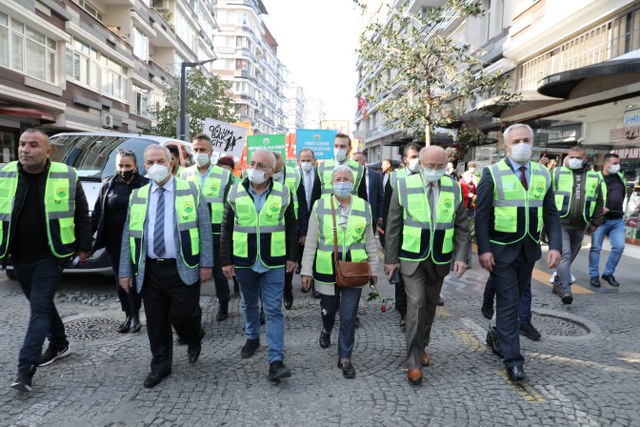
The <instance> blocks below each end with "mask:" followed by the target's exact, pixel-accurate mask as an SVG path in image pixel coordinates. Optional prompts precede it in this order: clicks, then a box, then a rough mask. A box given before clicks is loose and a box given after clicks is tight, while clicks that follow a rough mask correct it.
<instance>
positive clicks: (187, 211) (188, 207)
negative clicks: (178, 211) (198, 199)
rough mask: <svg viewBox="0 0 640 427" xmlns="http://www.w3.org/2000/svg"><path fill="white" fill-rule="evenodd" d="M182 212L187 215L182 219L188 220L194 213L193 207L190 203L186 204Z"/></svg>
mask: <svg viewBox="0 0 640 427" xmlns="http://www.w3.org/2000/svg"><path fill="white" fill-rule="evenodd" d="M182 210H183V211H184V213H185V215H182V219H187V218H189V215H191V214H192V213H193V205H192V204H190V203H186V204H185V205H183V206H182Z"/></svg>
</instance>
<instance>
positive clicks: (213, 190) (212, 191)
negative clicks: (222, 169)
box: [207, 185, 218, 196]
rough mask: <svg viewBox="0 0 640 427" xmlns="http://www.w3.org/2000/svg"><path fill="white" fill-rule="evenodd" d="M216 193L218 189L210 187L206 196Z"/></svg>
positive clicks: (213, 186)
mask: <svg viewBox="0 0 640 427" xmlns="http://www.w3.org/2000/svg"><path fill="white" fill-rule="evenodd" d="M216 191H218V187H217V186H215V185H212V186H211V187H209V193H208V194H207V195H208V196H210V195H212V194H214V193H215V192H216Z"/></svg>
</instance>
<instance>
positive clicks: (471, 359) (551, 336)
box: [0, 260, 640, 426]
mask: <svg viewBox="0 0 640 427" xmlns="http://www.w3.org/2000/svg"><path fill="white" fill-rule="evenodd" d="M626 262H628V265H629V266H633V264H634V263H635V262H637V260H627V261H626ZM475 265H476V266H477V263H476V264H475ZM486 277H487V276H486V273H485V272H483V271H481V270H480V269H479V268H478V267H475V268H474V269H472V270H470V271H468V273H467V274H466V275H465V276H463V278H462V279H460V280H456V279H452V278H451V277H450V278H448V279H447V281H446V283H445V292H444V294H445V297H446V305H445V307H443V308H439V309H438V312H437V317H436V321H435V324H434V329H433V333H432V344H431V345H430V346H429V349H428V350H429V354H430V356H431V360H432V364H431V366H429V367H427V368H425V369H424V371H423V372H424V375H425V381H424V384H423V385H422V386H421V387H414V386H411V385H409V384H408V382H407V380H406V377H405V373H404V371H403V368H404V354H405V352H404V336H403V334H402V333H401V331H400V329H399V327H398V314H397V312H395V311H394V310H391V311H389V312H386V313H382V312H381V310H380V302H379V301H373V302H366V297H365V296H363V299H362V302H361V306H360V319H361V322H362V326H361V327H360V328H359V329H357V332H356V344H355V348H354V352H353V357H352V362H353V364H354V366H355V368H356V370H357V376H356V378H355V380H346V379H344V378H343V377H342V375H341V371H340V370H339V369H338V368H337V367H336V362H337V330H338V329H337V325H336V329H334V332H333V334H332V344H331V346H330V347H329V348H328V349H326V350H324V349H321V348H320V347H319V345H318V343H317V340H318V335H319V331H320V327H321V320H320V308H319V300H314V299H313V298H311V297H310V296H309V294H307V295H304V294H301V293H300V291H299V281H298V285H297V287H296V294H295V296H296V299H295V302H294V305H293V309H292V310H291V311H285V322H286V333H285V342H286V354H287V360H286V363H287V365H288V366H289V367H291V368H292V371H293V376H292V377H291V378H290V379H288V380H285V381H283V382H282V383H281V384H279V385H277V386H276V385H272V384H269V383H268V381H267V379H266V377H267V372H268V365H267V362H266V342H265V339H264V334H263V335H262V337H261V344H262V346H261V348H260V350H259V351H258V352H257V354H256V355H255V356H254V357H253V358H251V359H247V360H243V359H241V358H240V347H241V346H242V344H243V343H244V339H245V338H244V334H243V321H242V315H241V310H240V301H239V298H237V297H236V298H235V299H233V300H232V302H231V308H230V312H231V315H230V317H229V319H228V320H227V321H225V322H222V323H218V322H216V321H215V314H216V306H217V304H216V302H215V297H214V296H212V295H210V294H207V292H203V293H204V295H203V297H202V301H201V302H202V305H203V324H204V329H205V331H206V336H205V337H204V340H203V350H202V355H201V357H200V359H199V360H198V362H197V363H196V364H194V365H190V364H189V363H188V360H187V354H186V353H187V352H186V347H180V346H176V347H175V348H174V361H173V373H172V375H170V376H169V377H168V378H166V379H165V380H164V381H163V382H162V383H161V384H160V385H158V386H156V387H155V388H153V389H150V390H149V389H145V388H143V387H142V382H143V381H144V378H145V376H146V375H147V373H148V369H149V361H150V353H149V346H148V340H147V336H146V331H145V329H143V332H142V333H141V334H139V335H130V334H126V335H120V334H117V333H116V332H115V330H114V329H115V327H117V325H118V324H119V322H120V321H121V320H122V319H121V316H122V314H121V313H120V309H119V304H118V303H117V302H116V300H115V292H114V291H113V289H112V287H111V282H110V281H109V279H107V280H106V281H105V280H104V279H99V280H97V281H102V284H87V285H85V286H84V287H83V288H82V290H81V291H79V290H75V291H74V290H73V289H67V288H66V285H65V287H63V289H62V291H61V292H60V293H59V294H58V296H57V299H56V301H57V303H58V307H59V309H60V311H61V315H62V316H63V319H64V321H65V323H66V325H67V328H68V333H69V334H70V338H71V345H72V349H73V354H72V355H71V356H69V357H67V358H65V359H62V360H60V361H56V362H55V363H54V364H52V365H50V366H47V367H44V368H40V369H39V370H38V372H37V373H36V376H35V377H34V388H33V391H32V392H31V393H28V394H20V393H18V392H16V391H15V390H13V389H11V388H9V387H8V386H9V384H10V382H11V381H12V380H13V379H14V376H15V373H16V366H17V355H18V351H19V348H20V345H21V342H22V338H23V336H24V332H25V327H26V324H27V318H28V306H27V303H26V300H25V298H24V296H23V295H22V293H21V291H20V288H19V286H18V284H17V282H14V281H8V280H6V279H0V280H3V281H0V300H1V301H2V303H3V308H2V311H1V312H0V322H1V324H2V327H0V348H2V351H0V379H1V381H0V383H2V382H3V383H4V386H2V387H0V425H3V426H4V425H7V426H146V425H158V426H174V425H184V426H194V425H207V426H208V425H229V426H236V425H248V426H252V425H260V426H288V425H291V426H299V425H309V426H328V425H349V426H369V425H385V426H386V425H389V426H391V425H394V426H405V425H412V426H413V425H415V426H423V425H429V426H463V425H472V426H489V425H491V426H493V425H498V426H500V425H503V426H513V425H521V426H524V425H532V426H540V425H549V426H640V393H639V391H640V387H639V385H638V384H639V382H640V381H639V380H640V342H639V341H640V340H638V331H639V330H640V316H639V315H638V311H639V309H638V307H640V292H631V291H629V290H628V289H627V290H625V289H621V290H620V291H616V292H611V291H610V290H603V291H602V292H598V293H593V294H577V295H576V300H575V302H574V304H573V305H571V306H564V307H563V306H562V305H561V304H560V302H559V300H558V298H557V297H556V296H554V295H552V294H551V292H550V288H549V287H548V286H544V285H541V284H540V283H536V285H535V286H534V309H535V310H536V313H535V316H534V324H536V325H537V326H538V327H539V328H540V329H541V332H542V333H543V339H542V340H541V341H539V342H531V341H528V340H527V339H525V338H522V341H521V343H522V348H523V351H524V355H525V358H526V360H527V362H526V365H525V370H526V372H527V374H528V376H529V385H527V386H525V387H518V386H514V385H512V384H511V383H510V382H509V381H508V380H507V378H506V375H505V373H504V369H503V366H502V363H501V361H499V360H498V359H497V358H496V357H495V356H494V355H493V354H492V353H491V351H490V350H488V349H487V348H486V346H485V344H484V339H485V335H486V329H487V325H488V321H487V320H486V319H484V318H483V317H482V315H481V313H480V310H479V308H480V299H479V298H480V294H481V292H482V289H483V286H484V282H485V281H486ZM65 280H66V279H65ZM296 280H299V279H296ZM619 280H620V279H619ZM621 281H622V280H621ZM294 283H295V282H294ZM294 286H295V285H294ZM211 287H212V286H211ZM379 288H380V292H381V293H382V294H385V295H391V288H390V287H389V286H388V284H386V283H381V284H380V286H379ZM83 292H84V294H83Z"/></svg>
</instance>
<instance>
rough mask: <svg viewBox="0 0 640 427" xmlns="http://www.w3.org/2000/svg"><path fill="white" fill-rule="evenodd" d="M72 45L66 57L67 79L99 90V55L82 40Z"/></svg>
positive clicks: (73, 41)
mask: <svg viewBox="0 0 640 427" xmlns="http://www.w3.org/2000/svg"><path fill="white" fill-rule="evenodd" d="M70 44H71V47H70V48H69V47H67V49H66V55H65V69H66V74H67V79H68V80H71V81H75V82H77V83H80V84H83V85H85V86H89V87H91V88H94V89H98V53H97V52H96V50H95V49H93V48H91V47H90V46H89V45H87V44H85V43H83V42H81V41H80V40H76V39H73V40H72V41H71V43H70Z"/></svg>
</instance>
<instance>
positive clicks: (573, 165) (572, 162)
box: [567, 158, 582, 170]
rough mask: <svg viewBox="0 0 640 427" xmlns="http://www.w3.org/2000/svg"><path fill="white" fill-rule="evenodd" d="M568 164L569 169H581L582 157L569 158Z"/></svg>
mask: <svg viewBox="0 0 640 427" xmlns="http://www.w3.org/2000/svg"><path fill="white" fill-rule="evenodd" d="M567 166H568V167H569V169H573V170H576V169H580V168H581V167H582V159H573V158H571V159H569V160H567Z"/></svg>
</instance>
